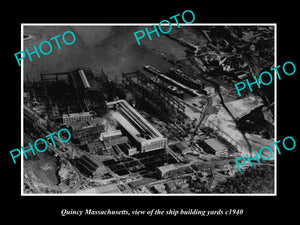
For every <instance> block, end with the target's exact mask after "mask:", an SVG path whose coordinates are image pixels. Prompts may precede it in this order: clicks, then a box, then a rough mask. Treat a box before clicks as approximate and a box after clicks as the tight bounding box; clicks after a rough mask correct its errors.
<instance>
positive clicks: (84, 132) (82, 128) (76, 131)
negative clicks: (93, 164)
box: [66, 118, 105, 145]
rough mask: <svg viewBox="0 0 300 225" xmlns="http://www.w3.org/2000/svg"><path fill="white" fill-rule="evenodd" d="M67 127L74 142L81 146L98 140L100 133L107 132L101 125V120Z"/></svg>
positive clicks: (97, 119)
mask: <svg viewBox="0 0 300 225" xmlns="http://www.w3.org/2000/svg"><path fill="white" fill-rule="evenodd" d="M66 127H67V128H68V130H69V131H70V132H71V134H72V141H73V142H74V143H76V144H80V145H83V144H87V143H89V142H91V141H93V140H95V139H98V138H99V135H100V133H101V132H103V131H104V130H105V126H104V125H103V124H101V120H100V119H99V118H94V119H92V120H89V121H81V122H78V123H72V124H67V125H66Z"/></svg>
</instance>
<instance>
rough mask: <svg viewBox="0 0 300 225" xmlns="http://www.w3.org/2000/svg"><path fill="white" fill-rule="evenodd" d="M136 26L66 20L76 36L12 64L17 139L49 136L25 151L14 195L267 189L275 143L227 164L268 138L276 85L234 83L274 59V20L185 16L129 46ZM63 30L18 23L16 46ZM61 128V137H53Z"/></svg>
mask: <svg viewBox="0 0 300 225" xmlns="http://www.w3.org/2000/svg"><path fill="white" fill-rule="evenodd" d="M144 28H145V27H144V26H103V25H99V26H68V30H69V32H72V33H73V34H74V37H75V36H76V42H75V43H74V44H73V43H72V45H69V46H68V48H65V49H60V51H53V52H52V53H51V54H49V55H45V56H44V57H41V58H39V60H33V61H29V60H23V61H22V66H23V67H24V74H23V81H24V91H23V93H22V95H23V103H22V107H23V112H24V113H23V121H24V133H23V138H24V143H34V141H35V140H36V139H38V138H41V137H46V138H45V139H44V140H45V141H46V142H47V144H48V148H47V151H44V152H43V153H39V154H37V155H32V154H30V152H28V153H27V158H23V164H22V166H23V169H24V170H23V171H24V173H23V190H22V191H23V193H24V194H55V195H154V194H163V195H168V194H175V195H177V194H180V195H184V194H244V193H274V169H275V166H274V164H275V163H274V155H275V151H276V150H275V151H274V149H272V150H273V153H274V154H272V157H270V158H269V160H267V161H261V162H260V161H259V158H257V160H252V164H251V166H249V164H248V163H244V164H241V165H240V166H239V168H237V166H236V162H235V159H237V158H239V157H241V158H242V157H243V158H245V157H246V155H247V157H248V156H249V157H253V156H254V153H255V151H258V150H259V149H260V148H261V147H262V146H269V145H270V144H271V143H274V141H275V140H274V132H275V131H274V118H275V112H274V104H275V103H274V84H273V83H271V84H270V85H268V86H265V87H264V88H261V89H260V88H255V87H254V86H253V88H252V89H253V90H252V89H251V90H249V89H247V88H244V89H243V91H242V92H240V93H239V94H238V93H237V90H236V87H235V84H236V83H238V82H240V83H244V84H245V82H246V81H248V80H247V79H248V78H252V76H253V74H260V73H262V72H263V71H266V70H270V68H273V67H274V66H275V65H274V48H275V47H274V33H275V31H274V26H272V25H269V26H267V25H262V26H258V25H256V26H230V25H217V26H214V25H211V26H207V25H206V26H201V25H196V24H193V26H188V25H186V26H181V27H180V29H177V30H175V29H174V30H172V32H171V33H169V34H161V36H160V37H159V38H153V39H152V40H148V39H146V38H145V39H143V44H142V45H139V44H138V43H137V42H136V40H135V39H134V38H132V34H133V32H135V31H137V30H143V29H144ZM65 30H66V27H64V26H46V25H45V26H29V25H28V26H24V34H26V35H24V39H23V42H24V47H25V48H28V49H32V46H35V45H38V44H39V43H40V42H41V41H43V40H46V37H51V36H54V35H57V34H59V33H63V32H64V31H65ZM28 37H31V38H28ZM273 72H274V71H273ZM275 78H276V77H274V79H275ZM61 129H65V130H68V131H69V132H70V134H71V135H69V136H70V137H71V138H70V141H68V142H60V141H58V139H57V137H56V136H53V138H54V140H55V143H56V145H53V144H52V143H53V139H52V136H51V138H49V137H48V138H47V135H48V136H49V134H51V133H53V132H57V131H59V130H61ZM24 148H25V149H28V148H29V147H28V146H24ZM40 149H43V148H42V147H41V148H40ZM265 152H266V153H265ZM265 152H261V155H260V156H258V157H262V158H268V157H269V156H270V153H268V152H267V151H265ZM265 154H266V155H265ZM22 157H23V156H22ZM252 165H253V166H252ZM187 213H196V214H199V213H201V211H193V210H192V211H188V212H187Z"/></svg>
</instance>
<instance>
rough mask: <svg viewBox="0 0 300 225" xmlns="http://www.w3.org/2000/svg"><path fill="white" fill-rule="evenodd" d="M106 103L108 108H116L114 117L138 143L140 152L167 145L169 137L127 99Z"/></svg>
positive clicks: (132, 139)
mask: <svg viewBox="0 0 300 225" xmlns="http://www.w3.org/2000/svg"><path fill="white" fill-rule="evenodd" d="M106 104H107V107H108V108H110V109H114V111H113V112H112V116H113V118H114V119H115V120H116V121H117V122H118V124H119V125H120V126H121V127H122V128H123V129H124V131H125V132H126V133H127V134H128V135H129V137H130V139H131V141H132V142H133V143H135V144H136V145H137V147H138V150H139V152H140V153H142V152H149V151H153V150H157V149H162V148H165V147H167V138H165V137H164V136H163V135H162V134H161V133H160V132H159V131H158V130H157V129H156V128H155V127H153V126H152V125H151V124H150V123H149V122H148V121H147V120H146V119H145V118H144V117H143V116H142V115H140V114H139V113H138V112H137V111H136V110H135V109H134V108H133V107H132V106H131V105H130V104H129V103H128V102H127V101H125V100H117V101H113V102H107V103H106Z"/></svg>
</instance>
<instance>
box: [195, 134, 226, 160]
mask: <svg viewBox="0 0 300 225" xmlns="http://www.w3.org/2000/svg"><path fill="white" fill-rule="evenodd" d="M198 144H199V146H200V147H202V148H203V150H204V151H205V152H207V153H210V154H214V155H216V156H218V157H226V156H228V148H227V147H226V146H225V145H223V144H222V143H221V142H219V141H218V140H217V139H216V138H209V139H206V140H204V141H199V142H198Z"/></svg>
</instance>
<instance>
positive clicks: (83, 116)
mask: <svg viewBox="0 0 300 225" xmlns="http://www.w3.org/2000/svg"><path fill="white" fill-rule="evenodd" d="M93 116H94V114H92V113H90V112H82V113H69V114H62V119H63V124H70V123H78V122H81V121H88V120H91V119H93Z"/></svg>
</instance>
